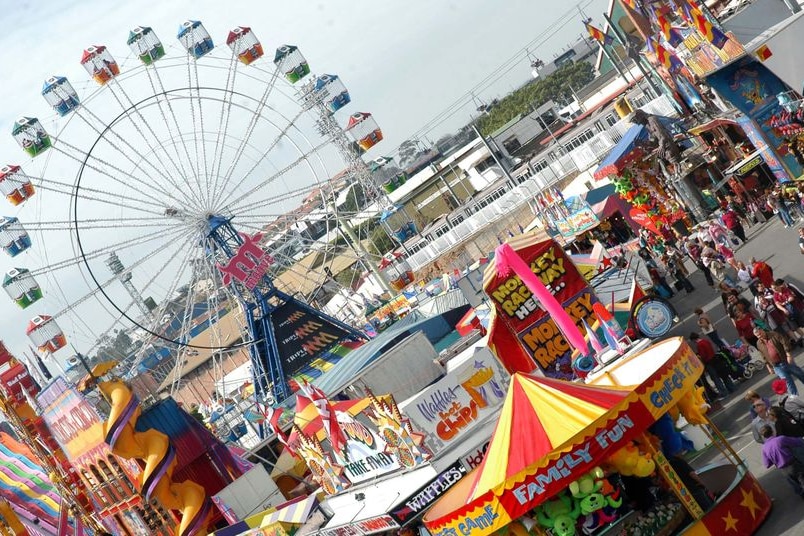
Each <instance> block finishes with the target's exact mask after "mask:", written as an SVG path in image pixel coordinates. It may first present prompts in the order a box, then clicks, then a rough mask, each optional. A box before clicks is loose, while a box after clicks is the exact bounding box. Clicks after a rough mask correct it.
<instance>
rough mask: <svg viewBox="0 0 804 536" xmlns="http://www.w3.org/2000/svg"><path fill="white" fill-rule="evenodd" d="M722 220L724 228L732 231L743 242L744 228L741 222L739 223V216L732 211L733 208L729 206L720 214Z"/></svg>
mask: <svg viewBox="0 0 804 536" xmlns="http://www.w3.org/2000/svg"><path fill="white" fill-rule="evenodd" d="M721 219H722V220H723V225H725V226H726V229H728V230H729V231H731V232H732V233H734V234H735V235H736V236H737V238H739V239H740V240H742V241H743V243H745V228H744V227H743V224H742V223H740V216H739V215H738V214H737V213H736V212H735V211H734V209H733V208H731V207H729V208H727V209H726V212H725V213H724V214H723V216H721Z"/></svg>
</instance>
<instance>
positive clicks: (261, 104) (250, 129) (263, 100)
mask: <svg viewBox="0 0 804 536" xmlns="http://www.w3.org/2000/svg"><path fill="white" fill-rule="evenodd" d="M278 78H279V72H278V71H274V72H273V73H272V74H271V79H270V80H269V82H268V85H267V87H266V88H265V92H264V93H263V94H262V97H260V100H259V101H258V102H257V106H256V108H255V109H254V113H253V114H252V115H251V119H250V121H249V123H248V126H247V127H246V131H245V134H244V135H243V137H242V138H241V139H240V144H239V146H238V148H237V150H236V151H235V153H234V157H233V158H232V161H231V162H229V166H228V168H227V169H226V173H225V176H224V183H228V182H229V180H230V179H231V176H232V175H233V174H234V171H235V169H236V168H237V164H239V163H240V158H241V157H242V156H243V154H244V153H245V148H246V144H247V143H248V140H249V139H250V138H251V135H252V134H253V133H254V129H255V128H256V127H257V123H258V121H259V119H260V117H261V116H262V111H263V109H264V108H265V106H266V104H267V102H268V98H269V97H270V96H271V92H272V91H273V89H274V86H275V85H276V81H277V79H278Z"/></svg>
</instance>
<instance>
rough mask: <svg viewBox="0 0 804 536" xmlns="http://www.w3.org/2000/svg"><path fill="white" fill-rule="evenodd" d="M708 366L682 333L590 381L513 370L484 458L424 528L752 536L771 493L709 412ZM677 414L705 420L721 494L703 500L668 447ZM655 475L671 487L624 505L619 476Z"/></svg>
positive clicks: (714, 481)
mask: <svg viewBox="0 0 804 536" xmlns="http://www.w3.org/2000/svg"><path fill="white" fill-rule="evenodd" d="M702 373H703V365H702V364H701V362H700V361H699V360H698V358H697V357H696V356H695V354H694V353H693V352H692V350H691V349H690V348H689V346H688V345H687V344H686V343H685V342H684V341H683V339H681V338H679V337H677V338H671V339H667V340H665V341H662V342H660V343H658V344H654V345H652V346H650V347H648V348H647V349H644V350H641V351H636V352H632V353H630V354H625V355H624V356H623V357H622V358H620V359H617V360H615V361H614V362H613V363H611V364H610V365H607V366H606V367H603V368H601V369H600V370H597V371H594V372H593V373H592V374H591V375H590V376H589V377H588V382H589V383H588V384H586V385H584V384H578V383H570V382H566V381H562V380H556V379H550V378H542V377H539V376H531V375H524V374H515V375H514V376H513V377H512V379H511V385H510V388H509V390H508V394H507V397H506V400H505V402H504V404H503V408H502V411H501V414H500V419H499V421H498V423H497V427H496V429H495V432H494V435H493V436H492V439H491V441H490V444H489V447H488V450H487V451H486V454H485V456H484V458H483V461H482V462H481V465H480V466H479V467H478V468H477V469H476V470H474V471H473V472H472V473H470V474H469V475H467V476H466V477H465V478H464V479H462V480H461V481H459V482H458V483H457V484H456V485H455V486H453V487H452V488H451V489H450V490H449V491H448V492H447V493H446V494H445V495H444V496H443V497H442V498H441V499H440V500H439V501H438V502H436V503H435V504H434V505H433V506H432V507H431V509H430V510H429V511H428V512H427V513H426V514H425V516H424V524H425V526H426V527H427V529H428V530H429V531H430V532H431V533H432V534H433V535H434V536H455V535H461V536H483V535H485V534H504V533H512V534H516V535H525V534H532V535H545V534H554V535H561V536H570V535H574V534H578V533H580V532H583V533H585V534H617V535H619V534H623V535H626V534H628V535H631V534H641V535H643V536H644V535H648V534H662V535H664V534H671V533H673V531H676V530H686V531H688V532H687V533H688V534H723V533H726V532H727V531H728V530H735V531H737V533H739V534H746V535H748V534H753V533H754V532H755V531H756V530H757V528H758V527H759V525H760V524H761V523H762V521H763V520H764V519H765V517H766V516H767V515H768V513H769V511H770V508H771V502H770V498H769V497H768V495H767V494H766V493H765V491H764V490H763V489H762V488H761V487H760V486H759V484H758V482H757V481H756V479H755V478H754V477H753V476H752V475H751V473H750V472H748V470H747V468H746V467H745V465H744V464H743V462H742V461H741V460H740V459H739V457H738V456H737V455H736V454H735V453H734V452H733V450H731V447H730V446H729V445H728V443H727V442H726V441H725V439H724V438H723V437H722V435H721V434H720V433H719V432H718V431H717V429H716V428H715V427H714V426H713V425H712V424H711V422H709V420H708V418H707V417H706V415H705V414H704V411H705V407H706V406H705V405H703V401H702V399H701V395H700V391H699V389H698V388H696V386H695V382H696V381H697V380H698V378H699V377H700V376H701V374H702ZM679 414H681V415H683V416H684V418H685V419H686V420H687V421H688V422H690V423H693V424H700V425H703V426H702V427H703V428H704V429H705V430H706V433H707V434H709V435H710V436H711V438H712V441H713V443H714V444H715V445H717V447H718V448H720V449H721V452H722V453H723V454H724V456H725V459H726V461H725V462H724V463H721V464H718V465H715V466H712V467H708V468H704V469H702V470H701V471H700V474H701V478H702V479H703V480H704V481H705V482H706V484H707V487H708V488H709V491H711V492H712V493H714V494H715V496H716V502H715V503H714V504H713V505H712V506H709V507H708V509H705V508H703V507H702V506H701V505H700V504H699V503H698V500H697V499H696V496H695V495H693V493H692V492H691V490H690V489H688V488H687V486H686V485H685V484H684V482H683V481H682V479H681V478H680V477H679V474H678V473H676V471H675V470H674V468H673V465H671V461H670V460H669V459H668V458H669V456H671V455H676V454H677V452H673V454H671V455H668V454H665V452H666V451H669V447H670V445H671V443H673V442H674V441H675V440H677V439H679V438H678V434H677V432H676V431H675V429H674V427H673V426H670V428H669V429H668V427H667V426H665V425H666V424H667V417H665V415H669V416H670V417H669V418H670V419H671V421H672V420H674V419H675V418H677V417H678V415H679ZM657 423H662V426H658V425H657ZM649 430H650V432H649ZM523 437H526V438H528V440H527V441H522V440H519V438H523ZM652 473H655V474H656V475H657V476H658V478H659V479H660V480H661V482H663V487H664V488H665V489H666V490H667V493H666V494H665V496H663V497H662V498H661V499H660V498H658V497H657V498H656V500H655V501H653V503H652V504H651V506H650V507H649V508H647V509H645V510H640V509H636V508H629V507H628V503H627V502H626V501H625V500H623V499H624V497H623V496H622V494H623V492H624V489H625V488H623V487H622V486H620V485H619V484H617V477H618V475H619V477H620V479H622V477H623V476H625V477H632V478H635V479H637V480H639V479H642V478H646V477H648V476H649V475H650V474H652ZM621 482H622V480H621ZM687 520H691V521H689V522H688V527H687V528H686V529H685V528H683V527H682V525H683V524H684V523H685V521H687ZM497 531H500V532H497ZM548 531H549V532H548Z"/></svg>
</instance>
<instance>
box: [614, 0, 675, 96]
mask: <svg viewBox="0 0 804 536" xmlns="http://www.w3.org/2000/svg"><path fill="white" fill-rule="evenodd" d="M603 18H604V19H606V22H607V23H608V25H609V28H611V31H612V33H614V37H615V38H616V39H617V41H618V42H619V43H620V44H621V45H622V46H623V47H625V51H626V53H627V54H628V56H629V57H630V58H631V59H633V60H634V62H635V63H636V65H637V68H638V69H639V72H641V73H642V77H643V78H644V79H645V81H647V83H648V85H649V86H650V88H651V89H652V90H653V92H654V93H655V95H656V96H657V97H658V96H659V95H661V94H662V93H663V92H662V90H661V89H660V88H659V87H657V86H656V84H655V82H654V80H653V79H652V78H651V77H650V76H649V74H648V72H647V71H646V70H645V66H644V65H643V64H642V61H643V58H642V57H641V56H640V55H639V53H638V52H637V51H636V50H635V49H634V47H633V46H632V45H631V42H630V41H628V36H624V35H622V34H621V33H620V29H619V28H617V26H616V25H615V24H614V21H613V20H611V17H610V16H609V15H608V13H603ZM657 76H658V75H657ZM659 79H660V80H661V77H659Z"/></svg>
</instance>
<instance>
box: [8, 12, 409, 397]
mask: <svg viewBox="0 0 804 536" xmlns="http://www.w3.org/2000/svg"><path fill="white" fill-rule="evenodd" d="M221 41H222V42H220V41H218V40H217V39H213V37H212V36H211V35H210V33H209V32H208V31H207V29H206V28H205V27H204V25H203V24H202V23H200V22H198V21H187V22H185V23H183V24H182V25H181V26H180V28H179V31H178V34H177V36H176V39H175V40H171V42H165V41H162V40H161V39H160V38H159V37H157V33H156V32H155V31H154V30H153V29H152V28H150V27H145V26H142V27H137V28H134V29H132V30H131V31H130V32H129V34H128V39H127V45H128V48H129V51H128V54H127V55H126V56H124V57H122V56H116V55H113V51H114V52H117V53H119V51H120V50H122V49H123V47H122V46H114V45H111V46H110V47H109V48H107V46H103V45H95V46H89V47H87V48H86V49H85V50H84V51H83V54H82V55H81V56H80V63H81V65H82V66H83V67H84V68H85V69H86V72H87V75H88V80H86V81H81V82H78V81H73V80H68V79H67V78H66V77H64V76H58V75H55V76H52V77H50V78H48V79H47V80H46V81H45V82H44V85H43V88H42V91H41V94H42V97H43V99H44V101H46V103H47V105H48V113H47V114H41V113H40V114H36V113H35V112H29V113H30V115H28V116H21V117H20V118H19V119H18V120H17V121H16V122H15V123H14V125H13V131H12V134H13V136H14V138H15V140H16V141H17V143H18V144H19V146H20V148H21V153H20V154H19V156H20V157H21V156H22V155H23V154H25V155H27V157H28V160H27V161H26V160H22V159H19V160H15V161H14V162H13V163H9V164H8V165H6V166H4V167H2V169H0V190H1V191H2V193H3V194H4V195H5V197H6V199H7V203H8V204H7V205H6V210H5V211H4V212H6V213H11V214H9V215H8V216H5V217H3V219H2V220H1V221H0V245H2V249H3V250H4V252H5V254H7V255H9V256H11V257H13V265H14V268H13V269H11V270H9V271H8V272H7V273H6V274H5V277H4V281H3V287H4V290H6V292H7V294H8V295H9V298H10V299H12V300H14V302H15V303H16V304H17V305H18V306H19V307H21V308H23V309H26V310H29V311H31V318H32V319H31V321H30V322H29V324H28V327H27V334H28V336H29V338H30V340H31V342H32V344H33V346H34V347H35V348H36V350H37V351H38V352H39V353H40V354H41V355H43V356H45V358H46V361H47V360H48V359H47V358H52V357H53V356H54V355H57V354H58V353H59V352H63V353H64V355H62V356H61V359H62V360H64V359H65V356H66V355H68V354H69V352H70V351H72V352H74V353H76V354H77V355H78V356H79V357H81V358H82V359H83V356H84V355H86V356H95V354H97V353H98V351H99V349H101V348H102V347H104V346H103V345H104V343H108V341H109V340H110V339H113V338H114V337H115V335H116V334H117V333H119V332H120V331H125V332H126V333H127V334H128V336H129V337H130V338H131V339H132V340H133V341H135V343H136V344H134V345H133V346H132V351H131V352H130V353H128V354H127V355H106V356H98V357H103V359H115V360H118V361H119V362H120V365H119V367H118V369H117V373H118V374H119V375H121V376H122V377H124V378H131V377H134V376H136V375H137V374H139V373H142V372H150V373H151V374H152V376H154V378H155V379H156V380H157V382H159V383H161V382H170V386H171V393H174V392H175V391H176V390H177V389H178V388H179V386H180V385H181V381H182V366H183V364H184V363H186V362H187V361H188V359H189V358H191V357H193V356H198V355H199V354H206V355H208V356H209V358H210V359H211V360H212V369H213V370H214V371H215V372H214V374H215V376H216V378H218V377H220V378H222V377H223V375H224V374H223V369H224V367H223V360H225V359H226V356H227V355H229V354H231V353H232V352H234V351H238V350H243V351H246V352H248V355H249V358H250V362H251V369H252V376H253V385H254V392H255V395H256V399H257V400H258V401H260V402H267V403H273V402H276V401H281V400H283V399H285V398H287V397H288V396H289V395H290V394H291V389H290V386H289V383H288V381H289V378H290V377H291V376H292V375H293V374H296V373H298V372H299V371H300V369H299V368H298V367H295V366H294V365H293V363H292V362H293V359H294V358H293V357H292V356H289V355H286V354H283V353H282V351H281V349H280V347H281V346H282V344H281V342H278V338H279V337H278V336H279V335H281V333H277V332H276V331H277V330H276V328H275V324H273V323H272V317H273V316H274V315H277V314H284V315H285V316H284V317H283V319H284V320H287V318H286V317H287V316H288V315H291V316H292V315H294V314H296V315H298V314H306V315H309V317H310V318H311V319H313V320H316V319H318V320H322V321H324V322H325V323H327V325H331V326H333V329H335V330H336V331H337V334H336V335H334V336H336V337H338V338H339V339H348V340H353V341H359V340H362V339H363V338H364V335H363V334H362V332H361V331H359V330H358V329H356V328H355V327H354V326H353V325H349V324H347V323H345V322H343V321H341V320H337V319H335V318H332V317H330V316H328V315H326V314H325V313H322V312H321V311H320V310H319V307H320V305H321V304H323V303H324V300H325V299H326V296H332V295H335V294H341V295H344V296H347V299H351V300H354V299H355V298H354V294H353V293H352V292H351V290H350V289H348V288H344V287H347V286H350V285H344V284H341V283H338V282H337V281H336V280H335V279H334V277H333V271H332V269H333V268H334V266H333V263H337V262H340V263H346V264H347V265H351V264H355V265H356V266H357V267H358V268H359V269H358V270H356V271H355V272H354V273H356V274H367V273H369V272H372V273H374V274H376V276H377V277H376V278H375V281H376V283H377V284H378V286H379V287H380V288H381V290H384V289H387V288H388V286H387V282H385V280H384V278H383V277H381V276H380V274H379V272H378V270H377V268H376V266H377V265H378V264H379V262H380V260H381V255H380V254H379V252H378V251H377V250H376V249H374V250H373V251H371V252H370V251H369V249H372V245H371V242H370V241H369V240H367V237H368V235H369V233H370V231H371V229H372V228H373V227H376V225H372V223H373V222H374V221H378V220H372V218H374V217H375V215H376V217H379V215H380V214H381V213H383V212H385V213H388V212H389V209H390V210H393V208H392V207H390V203H389V201H388V199H387V198H386V197H385V194H384V191H383V189H382V188H381V187H380V186H379V185H378V184H377V182H376V181H375V180H374V178H373V177H372V171H371V170H370V169H369V167H368V165H367V164H366V163H365V162H364V160H363V159H362V156H361V155H362V154H363V153H365V152H366V151H367V150H369V149H370V148H371V147H373V146H374V145H375V144H377V143H378V142H379V141H381V140H382V131H381V130H380V128H379V127H378V126H377V123H376V122H375V121H374V118H373V117H372V116H371V114H369V113H363V112H355V113H352V114H348V113H346V112H345V111H340V110H341V109H342V108H344V107H345V106H347V105H348V104H349V103H350V101H351V97H350V94H349V92H348V91H347V89H346V86H345V85H344V84H343V82H342V81H341V79H340V78H339V77H338V76H336V75H330V74H323V75H320V76H316V75H314V74H313V73H312V72H311V68H310V65H309V64H308V62H307V60H306V59H305V57H304V56H303V55H302V53H301V51H300V50H299V48H297V47H296V46H293V45H280V46H279V47H278V48H276V52H275V54H274V56H273V58H271V57H270V56H269V55H268V54H267V52H266V50H265V48H267V47H264V46H263V44H262V43H261V42H260V41H259V40H258V38H257V36H256V35H255V32H254V31H252V29H251V28H248V27H238V28H235V29H233V30H231V31H230V32H229V33H228V35H226V36H225V39H222V40H221ZM121 44H122V43H121ZM350 196H351V202H350V199H349V198H350ZM384 226H387V222H386V223H384ZM388 235H389V236H393V232H392V231H391V229H390V227H389V231H388ZM350 283H351V282H350ZM309 304H313V306H311V305H309ZM227 317H229V318H228V321H226V322H224V321H223V320H224V319H227ZM232 320H234V321H232ZM199 335H203V336H199ZM105 348H107V350H108V345H107V347H105ZM49 362H50V363H55V365H56V367H57V368H59V367H60V365H59V364H58V361H57V360H50V361H49ZM69 363H70V364H72V365H76V366H78V365H80V363H79V360H78V359H77V358H73V359H72V361H70V362H69Z"/></svg>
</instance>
